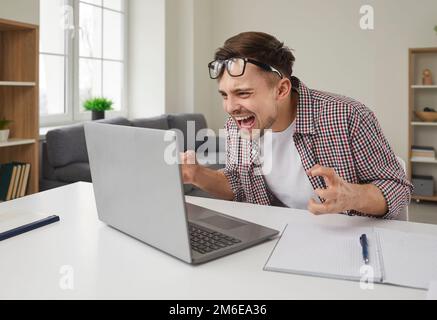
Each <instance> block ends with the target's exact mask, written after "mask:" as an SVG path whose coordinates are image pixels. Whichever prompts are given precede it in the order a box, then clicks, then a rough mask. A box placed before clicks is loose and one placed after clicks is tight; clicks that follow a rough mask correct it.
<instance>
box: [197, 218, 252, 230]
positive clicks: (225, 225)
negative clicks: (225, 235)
mask: <svg viewBox="0 0 437 320" xmlns="http://www.w3.org/2000/svg"><path fill="white" fill-rule="evenodd" d="M199 221H202V222H205V223H208V224H210V225H213V226H216V227H219V228H221V229H224V230H229V229H235V228H238V227H242V226H244V225H246V224H245V223H241V222H239V221H235V220H233V219H228V218H224V217H221V216H213V217H209V218H206V219H202V220H199Z"/></svg>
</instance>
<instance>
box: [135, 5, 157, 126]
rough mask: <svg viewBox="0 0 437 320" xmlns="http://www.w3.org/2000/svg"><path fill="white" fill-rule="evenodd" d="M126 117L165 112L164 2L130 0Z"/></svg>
mask: <svg viewBox="0 0 437 320" xmlns="http://www.w3.org/2000/svg"><path fill="white" fill-rule="evenodd" d="M128 28H129V31H128V33H129V55H128V70H129V71H128V72H129V77H128V78H129V80H128V87H129V90H128V106H129V117H130V118H140V117H150V116H155V115H159V114H163V113H165V1H163V0H129V26H128Z"/></svg>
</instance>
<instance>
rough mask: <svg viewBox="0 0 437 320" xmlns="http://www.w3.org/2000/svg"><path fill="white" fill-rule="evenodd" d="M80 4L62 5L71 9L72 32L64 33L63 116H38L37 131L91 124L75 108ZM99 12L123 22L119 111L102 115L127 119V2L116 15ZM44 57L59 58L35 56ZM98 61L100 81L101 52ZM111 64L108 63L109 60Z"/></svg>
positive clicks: (79, 108)
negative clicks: (83, 123)
mask: <svg viewBox="0 0 437 320" xmlns="http://www.w3.org/2000/svg"><path fill="white" fill-rule="evenodd" d="M80 2H81V1H80V0H65V5H68V6H71V7H72V8H73V16H74V30H65V33H64V35H65V38H64V40H65V45H64V46H65V59H66V60H67V63H65V65H64V72H65V81H64V90H65V97H64V103H65V105H64V109H65V113H63V114H56V115H39V117H40V127H49V126H61V125H68V124H74V123H80V122H84V121H88V120H91V112H82V110H83V109H82V106H80V105H79V101H80V93H79V87H80V85H79V59H80V56H79V49H80V48H79V21H80V20H79V19H80V11H79V4H80ZM84 3H86V4H87V5H91V6H95V7H98V8H102V7H103V8H105V7H104V6H103V1H102V6H99V5H94V4H91V3H88V2H84ZM103 10H111V11H114V12H119V13H121V14H122V15H123V16H124V18H123V29H124V30H123V32H122V35H123V46H124V48H123V60H122V61H123V75H122V76H123V79H122V83H123V90H122V93H121V94H122V96H121V109H120V110H119V111H106V113H105V115H106V117H107V118H113V117H117V116H123V117H127V115H128V99H127V92H128V19H129V18H128V1H127V0H125V1H123V11H118V10H114V9H109V8H105V9H102V13H103ZM103 20H104V19H103V14H102V32H104V29H103V23H104V22H103ZM72 32H73V33H74V37H72V34H71V33H72ZM103 38H104V37H103V33H102V48H103V41H104V40H103ZM41 54H46V55H55V56H60V55H59V54H52V53H46V52H41V51H40V52H39V55H40V56H41ZM99 60H101V61H102V70H101V72H102V77H103V62H104V61H107V60H108V59H104V58H103V52H102V59H99ZM109 61H111V60H109ZM102 90H103V83H102Z"/></svg>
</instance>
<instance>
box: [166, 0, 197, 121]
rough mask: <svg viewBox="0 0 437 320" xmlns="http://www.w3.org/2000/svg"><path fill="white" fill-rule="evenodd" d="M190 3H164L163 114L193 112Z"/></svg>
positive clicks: (174, 0)
mask: <svg viewBox="0 0 437 320" xmlns="http://www.w3.org/2000/svg"><path fill="white" fill-rule="evenodd" d="M193 8H194V3H193V0H166V8H165V12H166V21H165V26H166V32H165V45H166V48H165V51H166V56H165V58H166V81H165V83H166V112H167V113H184V112H188V113H192V112H194V58H193V57H194V52H193V50H194V27H193V23H194V17H193V14H194V12H193Z"/></svg>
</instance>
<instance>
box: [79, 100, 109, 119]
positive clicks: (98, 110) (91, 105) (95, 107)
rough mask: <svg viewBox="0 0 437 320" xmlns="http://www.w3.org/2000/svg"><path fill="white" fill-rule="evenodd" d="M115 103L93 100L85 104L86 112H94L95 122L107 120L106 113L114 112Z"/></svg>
mask: <svg viewBox="0 0 437 320" xmlns="http://www.w3.org/2000/svg"><path fill="white" fill-rule="evenodd" d="M112 105H113V102H112V101H111V100H109V99H106V98H103V97H102V98H99V97H98V98H91V99H88V100H86V101H85V102H84V104H83V107H84V108H85V110H88V111H91V112H92V119H93V120H100V119H104V118H105V111H108V110H112Z"/></svg>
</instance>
